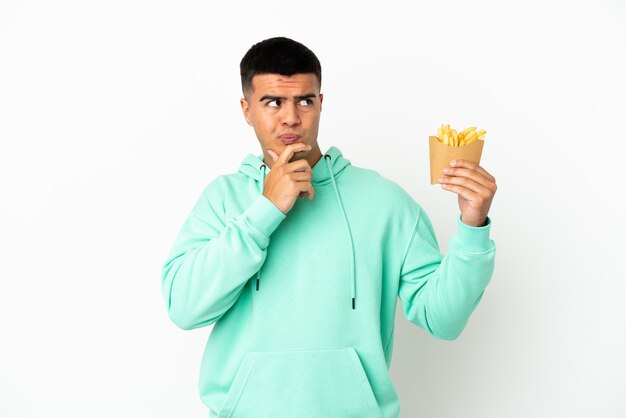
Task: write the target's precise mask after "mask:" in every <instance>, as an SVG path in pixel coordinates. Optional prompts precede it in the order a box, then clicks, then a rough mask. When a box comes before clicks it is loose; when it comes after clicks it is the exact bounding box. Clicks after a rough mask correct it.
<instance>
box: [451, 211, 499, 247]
mask: <svg viewBox="0 0 626 418" xmlns="http://www.w3.org/2000/svg"><path fill="white" fill-rule="evenodd" d="M490 230H491V218H489V216H487V220H486V221H485V225H484V226H470V225H467V224H464V223H463V221H461V215H459V218H458V221H457V234H456V239H455V241H456V245H457V246H458V247H459V248H461V249H463V250H466V251H472V252H485V251H489V250H491V249H492V248H493V246H494V244H493V241H492V240H490V239H489V231H490Z"/></svg>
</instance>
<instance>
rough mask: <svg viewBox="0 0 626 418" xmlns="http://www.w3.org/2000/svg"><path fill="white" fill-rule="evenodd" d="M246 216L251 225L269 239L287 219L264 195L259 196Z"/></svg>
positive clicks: (245, 213) (246, 212)
mask: <svg viewBox="0 0 626 418" xmlns="http://www.w3.org/2000/svg"><path fill="white" fill-rule="evenodd" d="M244 216H245V218H246V219H247V220H248V223H249V224H250V225H252V226H253V227H255V228H256V229H258V230H259V231H260V232H261V233H263V234H265V235H266V236H268V237H269V236H270V235H271V234H272V232H274V231H275V230H276V228H278V225H280V223H281V222H282V220H283V219H285V218H286V217H287V215H285V214H284V213H282V212H281V211H280V209H278V208H277V207H276V205H274V204H273V203H272V202H271V201H270V200H269V199H268V198H267V197H265V196H263V195H259V197H258V198H257V199H256V200H255V201H254V202H253V203H252V205H250V207H249V208H248V209H247V210H246V211H245V212H244Z"/></svg>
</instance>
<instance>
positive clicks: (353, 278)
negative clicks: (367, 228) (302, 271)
mask: <svg viewBox="0 0 626 418" xmlns="http://www.w3.org/2000/svg"><path fill="white" fill-rule="evenodd" d="M331 158H332V157H331V156H330V155H328V154H326V155H324V159H325V160H326V164H327V165H328V171H329V172H330V179H331V180H332V182H333V187H334V189H335V195H336V196H337V201H338V202H339V207H341V213H342V214H343V219H344V220H345V221H346V228H347V229H348V237H349V239H350V249H351V250H352V264H351V265H350V267H351V270H352V283H351V287H352V288H351V292H352V293H351V296H352V309H355V304H356V274H355V268H356V267H355V255H354V240H353V239H352V231H351V230H350V223H349V222H348V216H347V215H346V210H345V208H344V207H343V202H342V201H341V196H340V195H339V189H338V188H337V182H336V181H335V173H333V166H332V164H331V163H330V159H331Z"/></svg>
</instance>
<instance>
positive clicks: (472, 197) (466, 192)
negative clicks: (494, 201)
mask: <svg viewBox="0 0 626 418" xmlns="http://www.w3.org/2000/svg"><path fill="white" fill-rule="evenodd" d="M441 188H442V189H444V190H448V191H450V192H453V193H456V194H458V195H459V196H461V197H463V198H464V199H466V200H468V201H470V202H474V201H476V200H478V199H479V198H480V195H479V194H478V193H476V192H473V191H472V190H470V189H468V188H467V187H463V186H456V185H454V184H442V185H441Z"/></svg>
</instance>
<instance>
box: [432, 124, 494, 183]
mask: <svg viewBox="0 0 626 418" xmlns="http://www.w3.org/2000/svg"><path fill="white" fill-rule="evenodd" d="M428 139H429V141H430V146H429V147H430V184H436V183H437V180H439V178H441V177H444V176H445V174H444V173H443V169H444V168H446V167H450V161H452V160H467V161H472V162H474V163H476V164H480V156H481V154H482V153H483V144H484V142H485V141H483V140H481V139H476V140H474V141H472V142H470V143H469V144H467V145H461V146H459V147H452V146H450V145H444V144H442V143H441V142H439V140H438V139H437V137H436V136H430V137H428Z"/></svg>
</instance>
